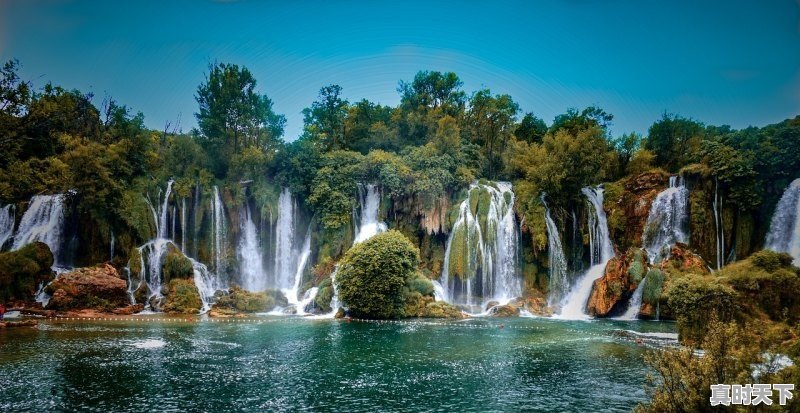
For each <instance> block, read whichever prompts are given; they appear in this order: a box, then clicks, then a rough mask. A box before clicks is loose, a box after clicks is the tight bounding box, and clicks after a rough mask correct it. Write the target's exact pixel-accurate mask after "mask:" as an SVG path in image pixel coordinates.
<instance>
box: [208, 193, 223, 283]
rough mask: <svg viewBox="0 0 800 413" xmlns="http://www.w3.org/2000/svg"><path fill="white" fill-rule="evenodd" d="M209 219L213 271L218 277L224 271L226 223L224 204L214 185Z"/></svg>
mask: <svg viewBox="0 0 800 413" xmlns="http://www.w3.org/2000/svg"><path fill="white" fill-rule="evenodd" d="M211 219H212V224H213V231H214V232H213V234H212V237H211V238H212V247H213V248H212V250H213V255H214V271H215V272H216V273H217V276H218V277H221V276H222V274H223V273H224V272H225V264H224V262H223V257H224V256H225V255H226V254H227V225H226V220H225V206H224V205H223V204H222V198H221V197H220V196H219V188H218V187H217V186H216V185H214V197H213V198H212V199H211Z"/></svg>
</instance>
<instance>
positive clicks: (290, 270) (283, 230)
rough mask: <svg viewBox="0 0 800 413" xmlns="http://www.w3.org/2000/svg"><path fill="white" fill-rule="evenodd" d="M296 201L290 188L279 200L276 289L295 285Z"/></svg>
mask: <svg viewBox="0 0 800 413" xmlns="http://www.w3.org/2000/svg"><path fill="white" fill-rule="evenodd" d="M294 215H295V208H294V200H293V198H292V193H291V191H289V188H284V189H283V190H282V191H281V195H280V197H279V198H278V221H277V223H276V224H275V225H276V231H275V267H274V268H275V287H276V288H278V289H290V288H292V285H293V284H294V283H293V281H294V277H293V276H294V274H295V265H294V259H293V256H294V229H295V228H294V218H295V216H294Z"/></svg>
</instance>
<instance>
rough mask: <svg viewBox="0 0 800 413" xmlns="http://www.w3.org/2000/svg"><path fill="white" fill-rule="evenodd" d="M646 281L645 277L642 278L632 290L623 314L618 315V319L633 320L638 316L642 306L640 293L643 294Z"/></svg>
mask: <svg viewBox="0 0 800 413" xmlns="http://www.w3.org/2000/svg"><path fill="white" fill-rule="evenodd" d="M645 282H647V277H645V278H642V281H640V282H639V285H638V286H637V287H636V289H635V290H634V291H633V295H631V299H630V300H629V301H628V309H627V310H625V314H623V315H622V316H620V317H619V318H618V320H626V321H633V320H636V319H637V318H639V310H641V308H642V295H643V294H644V284H645Z"/></svg>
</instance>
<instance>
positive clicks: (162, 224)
mask: <svg viewBox="0 0 800 413" xmlns="http://www.w3.org/2000/svg"><path fill="white" fill-rule="evenodd" d="M174 182H175V181H173V180H172V179H170V180H169V181H167V191H166V192H165V193H164V203H162V204H161V208H160V209H159V214H160V217H159V219H158V238H169V234H168V230H169V228H167V211H168V210H169V196H170V195H171V194H172V184H173V183H174Z"/></svg>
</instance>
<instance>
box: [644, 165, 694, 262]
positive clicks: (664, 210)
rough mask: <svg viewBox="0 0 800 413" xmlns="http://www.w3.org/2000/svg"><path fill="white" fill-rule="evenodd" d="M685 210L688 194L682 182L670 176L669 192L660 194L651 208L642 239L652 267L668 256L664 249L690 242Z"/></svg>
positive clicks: (687, 216)
mask: <svg viewBox="0 0 800 413" xmlns="http://www.w3.org/2000/svg"><path fill="white" fill-rule="evenodd" d="M688 206H689V190H688V189H687V188H686V186H685V185H684V182H683V179H682V178H680V177H676V176H671V177H670V178H669V188H667V189H665V190H663V191H661V192H660V193H659V194H658V196H656V199H655V200H654V201H653V204H652V205H651V206H650V213H649V214H648V216H647V223H646V224H645V227H644V234H643V235H642V245H643V247H644V249H645V251H647V256H648V258H649V260H650V263H651V264H653V263H655V262H657V261H660V260H662V259H664V258H665V257H666V256H667V255H668V254H669V251H666V249H667V248H669V247H671V246H672V245H675V244H676V243H678V242H681V243H687V242H689V234H688V228H689V213H688Z"/></svg>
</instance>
